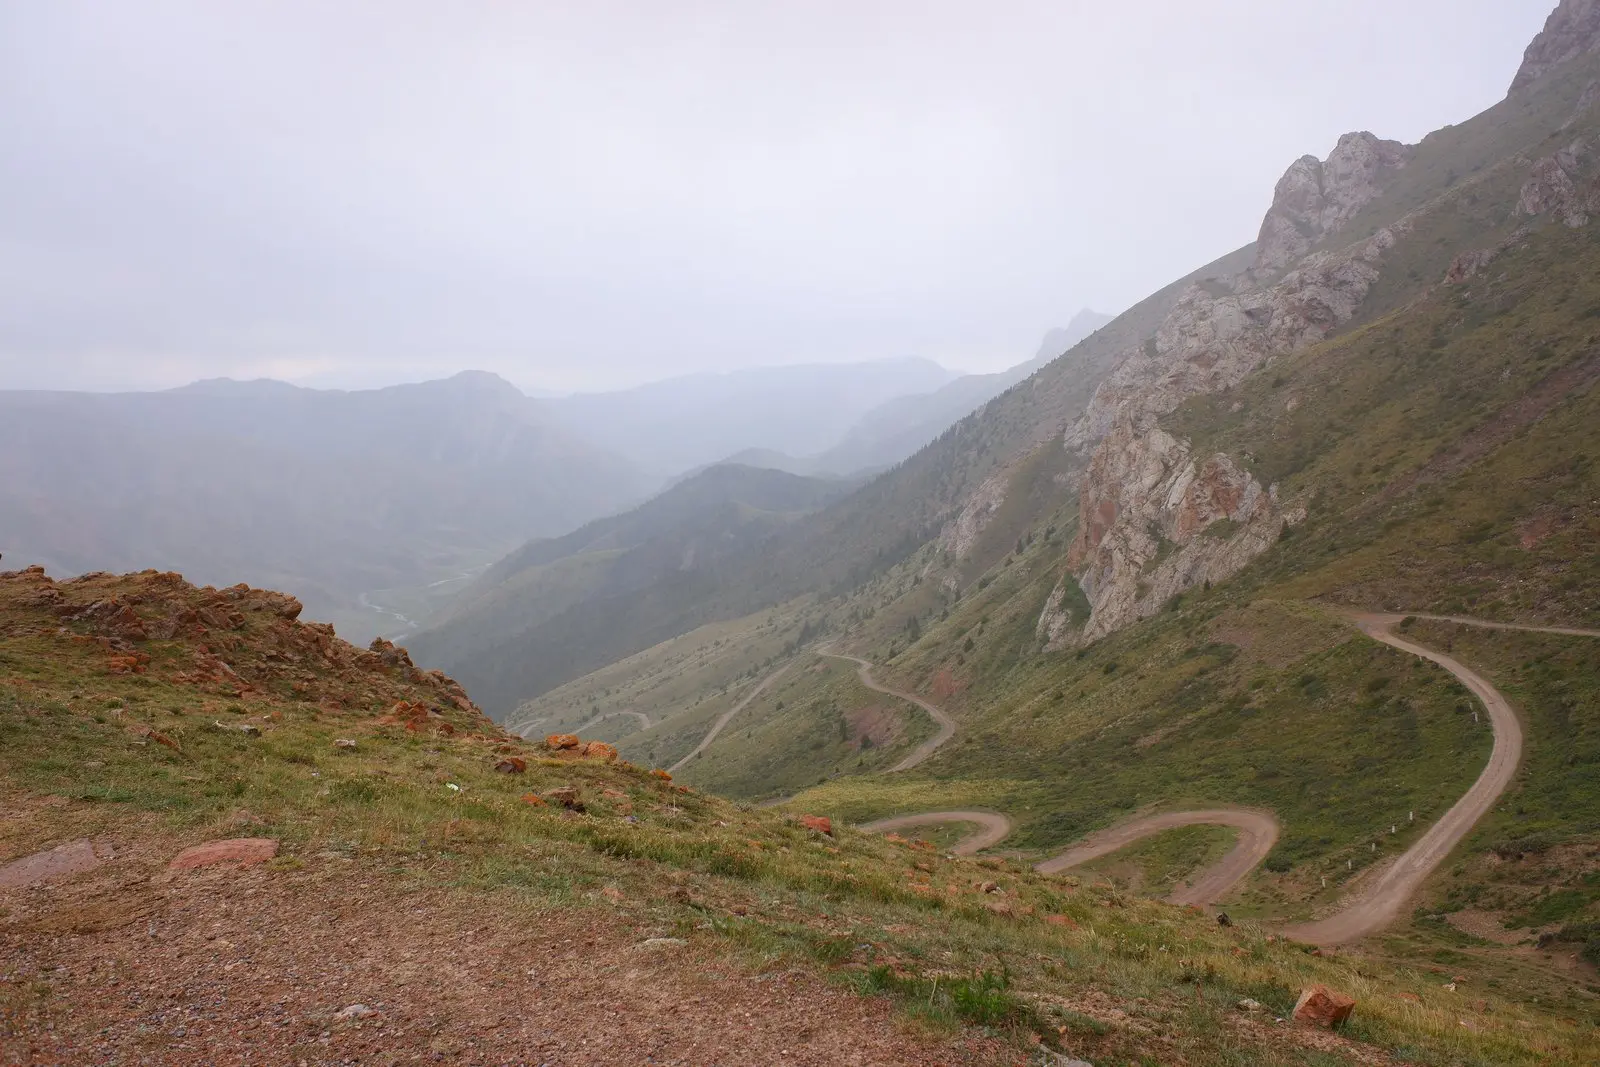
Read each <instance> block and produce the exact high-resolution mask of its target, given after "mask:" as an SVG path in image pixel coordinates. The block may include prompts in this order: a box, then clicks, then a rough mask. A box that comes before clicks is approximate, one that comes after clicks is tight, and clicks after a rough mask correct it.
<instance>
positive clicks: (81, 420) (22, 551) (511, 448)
mask: <svg viewBox="0 0 1600 1067" xmlns="http://www.w3.org/2000/svg"><path fill="white" fill-rule="evenodd" d="M651 487H652V486H651V481H650V479H648V478H647V477H645V476H644V475H642V474H641V473H640V472H639V471H638V470H637V469H636V468H635V467H633V466H632V465H631V464H629V463H627V462H625V461H624V460H622V459H620V458H618V457H615V456H613V455H609V454H607V453H605V452H603V451H601V450H599V449H596V448H594V447H593V446H591V445H589V444H588V443H587V442H584V441H582V440H579V439H577V438H575V437H574V436H573V435H571V434H569V433H568V432H567V431H566V430H564V429H563V428H561V427H559V426H556V425H553V424H552V423H551V421H550V420H548V419H546V418H544V417H543V415H542V413H541V412H540V411H539V410H538V409H537V408H536V407H534V406H533V402H532V401H530V400H528V399H527V398H526V397H524V396H523V395H522V394H521V393H520V392H518V391H517V390H516V389H515V387H513V386H511V385H510V383H508V382H505V381H503V380H502V379H499V378H496V377H495V376H493V375H489V374H484V373H481V372H469V373H466V374H463V375H458V376H457V377H455V378H450V379H446V380H443V381H436V382H424V383H420V384H414V385H402V386H393V387H390V388H387V389H376V390H364V391H355V392H343V391H334V390H309V389H301V388H298V387H295V386H291V385H286V384H284V383H282V382H271V381H258V382H233V381H227V380H212V381H206V382H197V383H195V384H193V385H190V386H186V387H183V388H180V389H175V390H169V391H166V392H160V393H114V394H88V393H50V392H0V549H3V550H4V551H5V552H6V555H7V557H8V558H11V559H19V560H26V561H27V562H29V563H41V564H44V565H46V566H48V567H50V568H51V569H52V570H55V571H57V572H59V573H78V572H83V571H90V570H131V569H135V568H141V567H148V566H155V567H159V568H161V569H168V570H177V571H181V572H184V573H185V574H187V575H188V576H189V577H191V578H192V579H193V580H195V581H197V582H200V583H207V582H210V583H217V582H227V583H230V584H231V583H232V582H234V581H238V580H240V579H244V580H246V581H249V582H252V583H254V584H257V585H262V586H272V587H276V588H281V589H284V590H287V591H289V592H292V593H294V594H295V595H296V596H299V597H300V598H301V599H302V600H303V601H304V602H305V603H306V606H307V611H308V614H309V617H312V618H319V619H327V620H331V621H334V622H336V623H337V624H338V625H340V626H341V627H343V628H344V629H346V630H348V631H349V632H350V633H351V634H352V635H353V636H357V637H362V636H366V635H367V634H369V633H371V632H382V631H383V630H384V629H386V628H388V627H389V626H390V625H392V616H388V617H386V616H383V615H380V614H379V613H378V611H377V610H376V609H375V608H373V607H370V606H368V605H367V604H366V603H364V601H363V597H364V595H365V594H367V593H369V592H372V591H376V590H389V589H395V588H397V587H406V586H410V585H414V584H416V583H423V584H426V583H428V582H432V581H436V580H440V579H442V578H445V577H447V576H452V575H454V574H457V573H459V572H461V571H463V570H466V569H468V568H469V567H472V566H478V565H480V564H482V563H487V562H489V561H490V560H492V559H493V558H494V557H497V556H499V555H501V554H503V553H504V552H505V551H507V550H509V549H510V548H511V547H514V546H515V545H516V544H519V543H521V542H522V541H524V540H526V538H527V537H528V536H530V535H535V534H538V533H541V532H544V533H551V534H554V533H559V532H561V531H562V530H565V529H570V528H571V527H573V526H575V525H577V524H579V523H581V522H583V521H585V520H586V519H589V518H593V517H594V516H596V515H599V514H606V513H608V512H611V511H615V510H617V509H618V508H620V507H623V506H625V505H627V504H629V503H631V502H632V501H635V500H638V499H640V498H642V497H643V496H644V495H645V494H646V493H647V492H648V491H649V489H650V488H651Z"/></svg>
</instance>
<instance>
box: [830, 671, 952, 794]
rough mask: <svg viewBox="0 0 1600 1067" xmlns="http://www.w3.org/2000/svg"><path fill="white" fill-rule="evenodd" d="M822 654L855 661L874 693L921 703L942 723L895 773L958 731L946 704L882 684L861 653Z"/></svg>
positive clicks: (928, 752) (919, 758) (890, 769)
mask: <svg viewBox="0 0 1600 1067" xmlns="http://www.w3.org/2000/svg"><path fill="white" fill-rule="evenodd" d="M821 654H822V655H824V656H828V657H829V658H831V659H842V660H848V661H850V662H851V663H854V664H855V665H856V675H857V676H858V677H859V678H860V679H861V684H862V685H864V686H866V687H867V688H868V689H870V690H872V691H873V692H874V693H883V694H884V695H885V696H892V697H899V698H900V699H901V700H904V701H907V702H908V703H911V704H915V705H916V706H917V707H919V708H921V709H922V710H923V711H925V712H927V713H928V717H929V718H931V719H932V720H933V721H934V722H936V723H938V724H939V732H938V733H936V734H934V735H933V736H932V737H930V738H928V740H926V741H924V742H922V744H920V745H918V746H917V747H916V748H914V749H912V751H911V753H910V754H909V755H908V756H906V758H905V759H903V760H901V761H900V762H899V763H896V764H895V765H894V766H893V767H890V768H889V771H888V773H890V774H894V773H896V772H897V771H909V770H910V769H911V768H913V767H915V766H916V765H917V764H919V763H921V762H922V761H923V760H925V759H927V758H928V757H929V756H931V755H933V754H934V753H935V752H937V751H939V748H940V747H941V746H942V745H943V744H944V743H945V742H946V741H949V740H950V739H951V738H952V737H954V736H955V735H956V721H955V720H954V719H952V718H951V717H950V716H949V715H948V714H947V713H946V712H945V711H944V710H943V709H942V708H939V707H936V706H934V705H933V704H930V703H928V702H927V701H926V700H923V699H922V698H921V697H919V696H917V695H916V694H915V693H907V692H905V691H903V690H900V689H891V688H890V687H889V686H886V685H882V684H880V683H879V682H877V681H875V680H874V679H873V677H872V664H871V663H869V662H867V661H866V660H864V659H862V658H861V657H860V656H849V655H844V654H842V653H838V652H823V653H821Z"/></svg>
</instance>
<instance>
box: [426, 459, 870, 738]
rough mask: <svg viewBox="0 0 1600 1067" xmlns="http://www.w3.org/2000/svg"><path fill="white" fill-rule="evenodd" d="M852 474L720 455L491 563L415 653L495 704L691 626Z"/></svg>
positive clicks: (503, 705)
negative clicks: (720, 461) (711, 598)
mask: <svg viewBox="0 0 1600 1067" xmlns="http://www.w3.org/2000/svg"><path fill="white" fill-rule="evenodd" d="M850 487H851V483H848V482H844V481H839V480H832V479H820V478H802V477H799V476H797V475H793V474H787V473H785V472H782V471H774V470H760V469H757V468H754V467H741V466H732V465H724V466H717V467H712V468H710V469H708V470H706V471H703V472H701V473H699V474H697V475H695V476H694V477H692V478H689V479H686V480H685V481H683V482H680V483H679V484H678V485H676V486H674V487H672V488H671V489H669V490H667V491H666V492H664V493H662V494H661V495H660V496H658V497H656V498H654V499H653V500H650V501H648V502H647V503H645V504H643V505H640V506H639V507H638V508H635V509H634V510H632V511H629V512H625V513H623V514H621V515H615V516H612V517H610V518H606V519H601V520H598V521H596V522H593V523H590V524H589V525H587V526H584V527H583V528H581V529H579V530H576V531H574V532H572V533H570V534H567V535H566V536H564V537H559V538H554V539H550V540H543V541H534V542H531V543H529V544H528V545H525V546H524V547H523V548H521V549H519V550H518V551H516V552H514V553H513V554H511V555H510V556H508V557H506V558H505V559H503V560H501V561H500V562H499V563H497V564H495V565H494V566H493V567H491V568H490V569H489V570H488V571H487V572H486V573H485V574H484V575H483V576H482V577H481V578H479V579H478V580H477V581H475V582H474V583H473V584H472V586H471V587H470V588H468V589H466V590H465V591H463V593H462V594H461V596H460V597H459V599H458V600H457V602H456V604H455V605H454V607H453V608H452V610H451V612H450V614H449V615H448V616H447V617H446V618H445V619H444V620H442V621H441V622H440V623H439V624H438V625H436V626H435V627H434V628H433V629H431V630H429V631H426V632H424V633H420V634H417V635H416V636H415V637H413V638H412V639H411V640H410V642H409V643H410V646H411V648H412V649H413V651H414V652H415V654H416V655H417V656H418V658H419V659H420V660H421V661H423V662H426V663H429V664H431V665H437V666H440V667H441V668H443V669H445V670H448V671H450V672H451V673H453V674H456V675H459V676H460V677H461V678H463V679H464V680H465V681H466V683H467V684H470V685H471V686H472V688H473V691H474V692H475V693H476V694H477V695H478V699H480V700H482V701H483V702H484V705H485V706H486V707H488V708H489V709H490V710H491V711H492V712H494V713H496V714H497V715H504V714H505V713H507V712H509V711H510V710H511V709H512V708H514V707H515V706H516V705H517V704H518V703H519V702H520V701H522V700H524V699H527V698H530V697H534V696H538V695H539V694H541V693H544V692H546V691H548V690H550V689H552V688H554V687H555V686H557V685H560V684H561V683H563V682H566V681H569V680H570V679H572V678H574V677H577V676H579V675H582V674H585V673H587V672H588V671H590V670H593V669H596V668H598V667H602V666H604V665H605V664H607V663H609V662H612V661H614V660H616V659H619V658H621V657H622V656H624V655H627V654H631V653H633V652H635V651H638V647H639V646H637V645H636V644H634V643H633V642H635V641H640V640H642V641H644V642H645V644H646V645H649V644H654V643H656V641H659V640H661V639H664V638H668V637H672V636H676V635H677V634H678V633H681V632H683V631H684V630H686V629H688V628H691V626H690V625H689V624H690V623H691V622H693V621H698V620H699V619H700V618H701V617H702V616H703V614H704V613H703V610H702V605H701V602H702V601H703V599H704V597H705V596H706V595H707V594H709V593H711V592H713V591H715V590H716V589H718V588H719V587H720V585H721V582H722V581H723V578H724V572H725V571H726V570H727V569H728V568H729V567H731V566H735V565H737V562H738V561H739V560H741V559H743V558H745V557H748V556H750V555H752V554H758V553H760V552H762V551H764V550H766V549H767V548H768V547H769V546H770V545H772V544H773V543H774V542H775V540H776V539H777V538H779V536H780V535H781V533H782V532H783V531H784V529H785V528H787V527H789V526H791V525H792V524H794V523H795V522H796V521H798V520H799V519H800V518H801V517H802V516H804V515H806V514H807V513H809V512H813V511H815V510H817V509H818V508H820V507H823V506H824V505H826V504H827V503H828V502H830V501H832V500H836V499H838V498H839V497H840V496H842V495H844V494H845V493H846V492H848V490H849V489H850Z"/></svg>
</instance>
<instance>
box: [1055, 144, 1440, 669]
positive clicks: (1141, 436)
mask: <svg viewBox="0 0 1600 1067" xmlns="http://www.w3.org/2000/svg"><path fill="white" fill-rule="evenodd" d="M1408 153H1409V150H1408V149H1406V148H1405V147H1404V146H1401V145H1398V144H1396V143H1395V142H1392V141H1380V140H1378V139H1377V138H1375V137H1373V136H1372V135H1371V134H1365V133H1362V134H1350V135H1347V136H1346V137H1344V138H1341V139H1340V142H1339V147H1338V148H1336V149H1335V151H1334V152H1333V154H1332V155H1330V156H1329V158H1328V160H1327V161H1326V162H1324V163H1317V164H1316V166H1312V164H1313V163H1315V162H1316V161H1307V160H1300V161H1298V162H1297V163H1296V164H1295V165H1294V166H1293V167H1291V168H1290V170H1289V173H1288V174H1286V175H1285V177H1284V180H1283V181H1281V182H1280V183H1279V186H1278V197H1277V199H1276V201H1275V203H1274V205H1273V212H1272V214H1271V215H1270V216H1269V220H1268V223H1267V224H1266V225H1264V227H1263V252H1262V253H1261V254H1258V256H1257V260H1256V265H1255V266H1254V267H1252V268H1251V269H1250V270H1248V271H1246V272H1244V273H1243V274H1241V275H1240V276H1239V277H1237V278H1234V279H1231V280H1229V281H1228V282H1226V283H1212V284H1204V283H1202V284H1198V285H1194V286H1191V287H1190V288H1189V290H1188V291H1187V292H1185V293H1184V295H1183V297H1182V298H1181V299H1180V300H1179V301H1178V303H1177V305H1176V307H1174V308H1173V310H1172V312H1171V313H1170V314H1169V315H1168V316H1167V318H1166V319H1165V321H1163V323H1162V324H1161V327H1160V328H1159V329H1158V330H1157V331H1156V335H1155V337H1154V338H1152V339H1151V340H1150V341H1149V342H1148V343H1146V344H1145V345H1144V346H1143V347H1142V348H1139V349H1135V350H1132V351H1130V352H1128V353H1127V354H1126V356H1125V357H1124V359H1123V360H1122V362H1121V363H1120V364H1119V365H1118V367H1117V369H1116V370H1115V371H1114V372H1113V373H1112V374H1111V375H1110V376H1109V377H1108V378H1107V379H1106V381H1105V382H1103V383H1102V384H1101V386H1100V388H1099V389H1098V390H1097V391H1096V392H1095V395H1094V397H1093V399H1092V400H1091V401H1090V403H1089V406H1088V409H1087V411H1086V412H1085V414H1084V416H1083V418H1081V419H1080V420H1079V421H1078V423H1077V424H1076V425H1075V426H1073V427H1072V428H1071V429H1070V430H1068V431H1067V433H1066V435H1065V437H1064V444H1065V445H1066V447H1068V448H1070V449H1076V450H1080V451H1085V452H1089V461H1088V465H1087V468H1086V470H1085V472H1084V474H1083V477H1082V480H1081V485H1080V491H1079V501H1078V503H1079V520H1078V533H1077V537H1076V539H1075V540H1074V541H1073V544H1072V547H1071V549H1070V550H1069V553H1068V559H1067V564H1068V567H1069V570H1070V571H1071V572H1072V574H1073V575H1074V576H1075V577H1076V580H1077V582H1078V584H1079V586H1080V587H1081V588H1082V590H1083V593H1084V595H1085V596H1086V597H1087V598H1088V600H1089V605H1090V609H1091V611H1090V617H1089V620H1088V622H1087V624H1086V625H1085V626H1084V628H1083V629H1082V630H1081V631H1077V632H1072V630H1071V628H1070V625H1069V620H1068V615H1067V613H1066V612H1065V611H1064V610H1063V604H1064V602H1065V593H1066V588H1065V580H1064V581H1063V583H1062V584H1061V585H1060V586H1058V587H1057V589H1056V591H1055V593H1053V594H1052V596H1051V598H1050V600H1049V601H1048V602H1047V604H1046V607H1045V610H1044V612H1043V613H1042V614H1041V616H1040V618H1039V621H1038V623H1037V628H1038V632H1039V634H1040V636H1042V637H1044V638H1045V640H1046V641H1047V642H1048V643H1049V644H1050V645H1051V646H1053V647H1061V646H1062V645H1064V644H1067V643H1070V642H1071V641H1073V640H1092V639H1094V638H1097V637H1100V636H1103V635H1105V634H1107V633H1110V632H1112V631H1113V630H1116V629H1118V628H1119V627H1122V626H1125V625H1127V624H1128V623H1130V622H1133V621H1135V620H1136V619H1138V618H1140V617H1143V616H1145V615H1149V614H1152V613H1154V612H1155V611H1158V610H1160V608H1161V606H1162V605H1163V604H1165V603H1167V602H1168V601H1169V600H1170V599H1171V598H1172V597H1173V596H1175V595H1176V594H1178V593H1181V592H1183V591H1184V590H1185V589H1189V588H1191V587H1193V586H1196V585H1201V584H1204V583H1206V582H1216V581H1221V580H1223V579H1225V578H1228V577H1230V576H1231V575H1233V574H1235V573H1237V572H1238V571H1239V570H1240V569H1242V568H1243V567H1244V566H1245V565H1246V564H1247V563H1249V561H1250V560H1251V559H1253V558H1255V557H1256V556H1257V555H1259V554H1260V553H1261V552H1263V551H1265V550H1266V549H1267V548H1269V547H1270V546H1271V545H1272V544H1273V543H1274V542H1275V541H1276V540H1277V538H1278V537H1279V536H1280V535H1281V533H1282V531H1283V528H1284V527H1285V526H1286V525H1291V524H1293V523H1296V522H1298V521H1300V519H1302V518H1303V517H1304V514H1305V512H1304V509H1303V508H1300V507H1298V506H1295V505H1293V504H1290V503H1288V502H1284V501H1281V500H1279V498H1278V492H1277V487H1276V486H1273V485H1263V484H1262V483H1261V482H1260V481H1258V480H1257V479H1256V478H1255V477H1254V476H1253V475H1252V474H1251V473H1250V472H1249V470H1248V466H1247V464H1246V463H1245V462H1244V461H1243V460H1241V459H1239V458H1236V457H1232V456H1229V455H1226V454H1223V453H1216V454H1211V455H1194V454H1192V451H1191V447H1190V445H1189V443H1188V442H1186V441H1180V440H1178V439H1177V438H1175V437H1174V436H1172V435H1171V434H1170V433H1168V432H1167V431H1166V430H1164V429H1162V427H1161V425H1160V419H1161V417H1162V416H1165V415H1167V414H1169V413H1171V412H1172V411H1174V410H1175V409H1176V408H1177V407H1178V406H1179V405H1180V404H1182V403H1183V402H1184V401H1185V400H1187V399H1189V398H1190V397H1193V396H1196V395H1200V394H1204V393H1213V392H1218V391H1221V390H1225V389H1229V388H1231V387H1233V386H1235V385H1237V384H1238V383H1240V382H1241V381H1243V380H1244V378H1245V377H1246V376H1247V375H1249V374H1250V373H1252V372H1253V371H1255V370H1257V369H1258V368H1259V367H1261V366H1262V365H1264V364H1265V363H1267V362H1269V361H1271V360H1272V359H1274V358H1276V357H1278V356H1281V355H1284V354H1287V353H1290V352H1294V351H1296V350H1298V349H1300V348H1303V347H1305V346H1307V345H1312V344H1316V343H1317V342H1319V341H1322V340H1325V339H1326V338H1327V337H1329V336H1330V335H1331V334H1332V333H1333V331H1334V330H1336V329H1338V328H1339V327H1340V326H1342V325H1344V324H1345V323H1347V322H1349V321H1350V320H1351V319H1352V318H1353V317H1354V316H1355V314H1356V311H1357V309H1358V308H1359V307H1360V306H1361V303H1362V301H1363V300H1364V299H1365V298H1366V296H1367V293H1368V292H1369V291H1370V290H1371V288H1372V285H1373V283H1374V282H1375V281H1376V280H1377V278H1378V273H1379V268H1380V266H1381V265H1382V263H1383V261H1384V258H1385V257H1386V255H1387V254H1388V252H1389V251H1390V249H1392V248H1393V247H1394V246H1395V244H1396V242H1397V241H1399V240H1400V239H1401V238H1402V237H1403V236H1404V235H1405V234H1406V233H1408V232H1409V231H1410V229H1411V225H1412V224H1411V222H1410V221H1409V220H1405V219H1403V220H1401V221H1399V222H1397V223H1396V224H1395V225H1393V226H1392V227H1388V228H1385V229H1383V230H1380V231H1378V232H1377V233H1376V234H1374V235H1373V236H1372V237H1370V238H1368V239H1367V240H1365V241H1360V242H1357V243H1355V244H1353V245H1350V246H1348V247H1345V248H1342V249H1338V250H1323V251H1318V252H1314V253H1310V254H1306V250H1307V249H1308V248H1309V247H1310V245H1311V243H1312V242H1313V241H1315V240H1316V239H1318V238H1319V237H1321V236H1323V235H1326V234H1330V233H1333V232H1336V231H1337V230H1338V229H1339V228H1340V227H1342V226H1343V225H1344V224H1345V223H1346V222H1347V221H1348V220H1349V219H1350V218H1351V217H1352V216H1353V215H1354V214H1355V213H1356V212H1357V211H1359V210H1360V209H1361V207H1363V206H1364V205H1365V204H1367V203H1368V202H1370V201H1371V199H1372V198H1373V197H1374V196H1377V195H1378V194H1379V192H1381V190H1382V188H1383V186H1384V185H1385V183H1386V182H1387V180H1388V178H1389V176H1391V175H1392V173H1393V172H1394V171H1396V170H1398V169H1399V168H1400V167H1402V166H1404V164H1405V160H1406V158H1407V156H1408ZM1274 218H1275V219H1277V220H1278V223H1282V224H1285V225H1287V229H1282V228H1278V229H1275V227H1276V226H1277V225H1278V224H1276V223H1273V221H1272V220H1273V219H1274ZM1291 230H1292V231H1293V233H1294V234H1296V235H1298V236H1296V237H1294V238H1293V239H1290V238H1289V237H1287V236H1283V235H1287V234H1288V233H1289V232H1290V231H1291ZM1272 232H1278V233H1280V236H1281V239H1278V240H1276V241H1275V243H1274V240H1273V239H1271V233H1272ZM1296 257H1298V258H1296ZM1285 266H1288V267H1290V268H1291V269H1288V270H1287V271H1286V272H1283V273H1281V274H1280V273H1278V272H1279V271H1282V269H1283V268H1284V267H1285ZM1264 277H1271V278H1273V279H1275V280H1273V281H1272V283H1271V284H1269V285H1264V284H1260V280H1261V279H1262V278H1264ZM1220 524H1225V525H1220Z"/></svg>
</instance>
